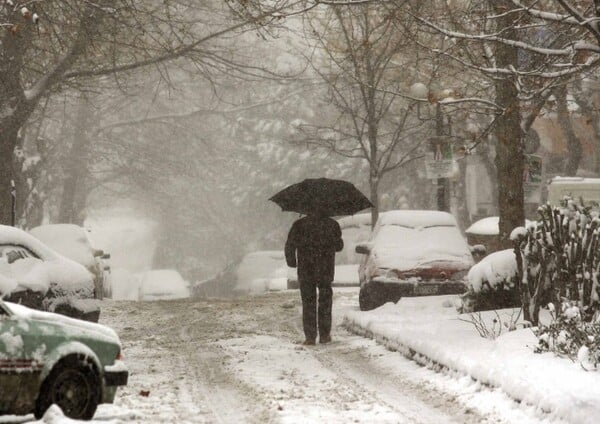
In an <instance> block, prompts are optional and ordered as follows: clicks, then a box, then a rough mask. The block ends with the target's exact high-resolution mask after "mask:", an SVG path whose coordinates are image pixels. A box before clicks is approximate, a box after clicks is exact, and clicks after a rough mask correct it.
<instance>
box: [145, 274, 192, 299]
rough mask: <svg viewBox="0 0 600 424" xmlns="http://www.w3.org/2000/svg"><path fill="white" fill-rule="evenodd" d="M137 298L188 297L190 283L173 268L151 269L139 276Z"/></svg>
mask: <svg viewBox="0 0 600 424" xmlns="http://www.w3.org/2000/svg"><path fill="white" fill-rule="evenodd" d="M139 281H140V288H139V290H140V291H139V300H141V301H151V300H174V299H185V298H188V297H190V284H189V283H188V282H187V281H185V280H184V279H183V277H182V276H181V274H179V272H177V271H175V270H174V269H153V270H151V271H146V272H145V273H143V274H142V275H141V276H140V280H139Z"/></svg>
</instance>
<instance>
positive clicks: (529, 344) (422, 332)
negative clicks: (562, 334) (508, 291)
mask: <svg viewBox="0 0 600 424" xmlns="http://www.w3.org/2000/svg"><path fill="white" fill-rule="evenodd" d="M457 302H458V298H457V296H432V297H420V298H403V299H400V301H399V302H398V303H397V304H392V303H387V304H385V305H383V306H381V307H380V308H378V309H375V310H372V311H368V312H361V311H358V310H347V311H345V316H344V326H345V327H346V328H347V329H349V330H350V331H352V332H354V333H357V334H360V335H363V336H366V337H371V338H373V339H375V340H377V341H378V342H380V343H382V344H384V345H385V346H387V347H388V348H389V349H392V350H398V351H399V352H401V353H402V354H404V355H405V356H408V357H411V358H412V359H414V360H415V361H417V362H420V363H422V364H425V365H432V366H437V367H442V368H446V369H448V370H450V371H452V372H458V373H459V374H463V375H467V376H470V377H471V378H473V379H474V380H477V381H478V382H480V383H482V384H485V385H489V386H492V387H496V388H499V389H501V390H502V391H503V392H505V393H506V394H507V395H508V396H509V397H511V398H513V399H515V400H517V401H519V402H524V403H526V404H528V405H531V406H533V407H535V408H536V409H537V410H538V412H539V413H540V414H541V415H544V416H546V417H548V418H550V419H558V420H564V421H567V422H572V423H580V424H585V423H589V424H592V423H597V422H598V417H599V416H600V371H597V370H596V371H594V370H591V371H586V370H585V369H584V366H585V364H582V363H576V362H573V361H571V360H569V359H566V358H560V357H557V356H555V355H554V354H552V353H541V354H539V353H534V349H535V346H536V345H537V338H536V337H535V335H534V334H533V332H532V330H531V329H529V328H519V329H517V330H515V331H510V332H508V331H506V327H505V324H507V325H510V323H511V321H513V322H514V321H515V320H516V319H517V316H518V310H502V311H498V314H496V312H494V311H489V312H482V313H481V314H475V315H473V318H472V316H471V315H470V314H463V315H459V314H458V312H456V308H455V305H456V303H457ZM473 319H475V320H476V321H477V322H478V323H480V324H483V326H484V327H485V329H487V330H488V331H489V332H491V333H494V334H495V335H496V336H497V337H495V338H493V337H490V338H485V337H482V336H481V335H480V334H479V331H478V330H477V328H476V325H475V324H474V323H473V322H472V320H473ZM517 327H519V326H517ZM520 327H522V326H520ZM500 330H501V331H500Z"/></svg>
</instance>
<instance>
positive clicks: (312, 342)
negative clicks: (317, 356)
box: [302, 339, 315, 346]
mask: <svg viewBox="0 0 600 424" xmlns="http://www.w3.org/2000/svg"><path fill="white" fill-rule="evenodd" d="M302 344H303V345H304V346H314V345H315V340H314V339H306V340H304V341H303V342H302Z"/></svg>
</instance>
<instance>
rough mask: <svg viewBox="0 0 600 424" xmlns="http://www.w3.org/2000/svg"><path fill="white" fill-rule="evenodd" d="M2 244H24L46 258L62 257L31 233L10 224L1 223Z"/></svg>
mask: <svg viewBox="0 0 600 424" xmlns="http://www.w3.org/2000/svg"><path fill="white" fill-rule="evenodd" d="M2 244H14V245H17V246H24V247H26V248H28V249H29V250H31V251H32V252H33V253H35V254H36V255H37V256H39V257H40V258H42V259H44V260H53V259H57V258H59V257H61V255H60V254H58V253H57V252H56V251H54V250H52V249H51V248H50V247H48V246H46V245H45V244H44V243H43V242H41V241H40V240H38V239H37V238H35V237H34V236H32V235H31V234H29V233H27V232H26V231H23V230H21V229H19V228H15V227H11V226H9V225H0V245H2Z"/></svg>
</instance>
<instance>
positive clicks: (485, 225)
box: [465, 216, 532, 236]
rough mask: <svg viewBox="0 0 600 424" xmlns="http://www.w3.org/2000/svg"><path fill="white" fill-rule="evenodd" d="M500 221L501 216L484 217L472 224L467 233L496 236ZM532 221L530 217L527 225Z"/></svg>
mask: <svg viewBox="0 0 600 424" xmlns="http://www.w3.org/2000/svg"><path fill="white" fill-rule="evenodd" d="M499 222H500V217H498V216H488V217H487V218H482V219H480V220H479V221H476V222H474V223H473V224H471V226H470V227H469V228H467V229H466V231H465V233H467V234H473V235H480V236H496V235H498V234H499V233H500V228H499V226H498V223H499ZM531 223H532V221H529V220H528V219H526V220H525V225H526V226H528V225H530V224H531Z"/></svg>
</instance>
